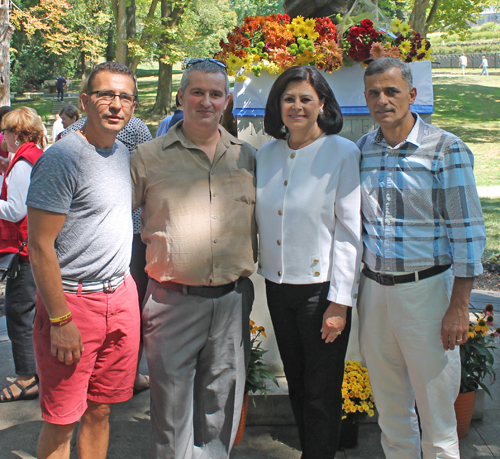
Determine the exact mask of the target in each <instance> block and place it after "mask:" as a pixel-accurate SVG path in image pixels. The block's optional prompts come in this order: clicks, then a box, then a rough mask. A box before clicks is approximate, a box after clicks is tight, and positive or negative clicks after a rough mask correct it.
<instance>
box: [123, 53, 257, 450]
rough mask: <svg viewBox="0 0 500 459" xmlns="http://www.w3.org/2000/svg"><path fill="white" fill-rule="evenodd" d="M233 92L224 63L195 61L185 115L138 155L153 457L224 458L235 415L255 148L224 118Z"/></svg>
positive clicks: (252, 250)
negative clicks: (230, 130)
mask: <svg viewBox="0 0 500 459" xmlns="http://www.w3.org/2000/svg"><path fill="white" fill-rule="evenodd" d="M228 92H229V82H228V79H227V74H226V69H225V66H224V64H222V63H221V62H219V61H215V60H213V59H196V60H194V61H191V62H190V64H189V66H188V68H187V69H186V71H185V72H184V75H183V77H182V81H181V87H180V90H179V98H180V100H181V103H182V105H183V108H184V120H183V121H182V122H179V123H178V124H177V125H175V126H174V127H173V128H171V129H170V130H169V131H168V132H167V134H166V135H164V136H161V137H159V138H157V139H155V140H153V141H151V142H146V143H144V144H141V145H139V146H138V147H137V149H136V151H135V152H134V153H133V154H132V162H131V169H132V181H133V187H134V190H133V200H134V208H137V207H139V206H141V207H142V231H141V234H142V239H143V241H144V242H145V243H146V245H147V252H146V262H147V264H146V271H147V273H148V275H149V277H150V282H149V285H148V291H147V293H146V300H145V301H146V303H145V305H144V312H143V319H144V344H145V348H146V355H147V359H148V366H149V371H150V377H151V397H152V403H151V421H152V442H153V457H154V458H157V459H160V458H161V459H174V458H175V459H194V458H207V459H208V458H212V459H222V458H228V457H229V452H230V450H231V446H232V444H233V441H234V436H235V434H236V430H237V427H238V422H239V418H240V412H241V404H242V400H243V392H244V386H245V365H244V351H243V342H244V341H245V339H248V336H243V335H246V333H242V324H243V323H244V322H245V321H246V323H247V324H248V311H249V310H250V308H251V302H252V301H253V286H252V283H251V281H250V280H249V279H248V276H250V274H251V273H252V272H253V271H254V263H255V259H256V247H257V241H256V228H255V220H254V205H255V159H254V153H255V151H254V149H253V148H252V147H251V146H250V145H248V144H246V143H244V142H241V141H239V140H238V139H236V138H235V137H233V136H231V135H230V134H228V133H227V131H225V130H224V128H222V127H221V126H219V120H220V117H221V114H222V112H223V110H224V108H225V106H226V103H227V98H228ZM242 311H246V313H245V314H243V313H242ZM246 328H247V329H248V325H247V327H246Z"/></svg>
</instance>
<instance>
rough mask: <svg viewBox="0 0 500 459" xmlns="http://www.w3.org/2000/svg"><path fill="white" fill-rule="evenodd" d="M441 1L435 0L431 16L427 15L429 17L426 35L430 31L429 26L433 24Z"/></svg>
mask: <svg viewBox="0 0 500 459" xmlns="http://www.w3.org/2000/svg"><path fill="white" fill-rule="evenodd" d="M440 3H441V0H434V3H433V4H432V8H431V11H430V13H429V16H427V19H426V21H425V28H424V35H427V34H428V33H429V27H430V26H431V24H432V21H434V18H435V16H436V13H437V11H438V9H439V4H440Z"/></svg>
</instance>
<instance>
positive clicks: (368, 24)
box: [360, 19, 373, 29]
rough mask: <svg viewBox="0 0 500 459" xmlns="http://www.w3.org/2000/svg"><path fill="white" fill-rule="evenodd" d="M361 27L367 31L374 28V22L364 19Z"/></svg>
mask: <svg viewBox="0 0 500 459" xmlns="http://www.w3.org/2000/svg"><path fill="white" fill-rule="evenodd" d="M360 24H361V27H363V28H365V29H371V28H372V27H373V22H372V21H370V20H369V19H363V20H362V21H361V22H360Z"/></svg>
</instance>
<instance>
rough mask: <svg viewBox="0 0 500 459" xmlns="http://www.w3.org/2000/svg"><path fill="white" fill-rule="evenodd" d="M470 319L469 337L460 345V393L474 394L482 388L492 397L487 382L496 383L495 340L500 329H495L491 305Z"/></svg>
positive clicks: (472, 315)
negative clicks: (494, 367)
mask: <svg viewBox="0 0 500 459" xmlns="http://www.w3.org/2000/svg"><path fill="white" fill-rule="evenodd" d="M469 317H470V320H469V337H468V339H467V341H466V342H465V343H463V344H461V345H460V360H461V365H462V375H461V379H460V392H461V393H465V392H472V391H476V390H478V389H479V388H482V389H484V391H485V392H486V393H487V394H488V395H489V396H490V397H491V393H490V390H489V389H488V386H487V385H486V384H485V382H489V383H492V382H493V381H495V377H496V375H495V371H494V370H493V364H494V363H495V358H494V355H493V351H494V350H495V346H494V343H495V338H496V337H498V336H500V328H497V329H495V322H494V317H493V305H491V304H488V305H486V307H485V308H484V310H483V312H482V313H476V312H472V313H470V316H469Z"/></svg>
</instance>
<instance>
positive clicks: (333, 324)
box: [321, 302, 347, 343]
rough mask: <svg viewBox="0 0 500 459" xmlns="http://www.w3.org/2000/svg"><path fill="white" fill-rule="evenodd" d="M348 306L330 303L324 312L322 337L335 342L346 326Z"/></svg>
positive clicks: (328, 341)
mask: <svg viewBox="0 0 500 459" xmlns="http://www.w3.org/2000/svg"><path fill="white" fill-rule="evenodd" d="M346 316H347V306H344V305H341V304H338V303H333V302H332V303H330V306H328V309H327V310H326V311H325V313H324V314H323V326H322V327H321V338H322V339H324V340H325V342H327V343H333V342H334V341H335V340H336V339H337V337H338V336H340V335H341V334H342V331H343V330H344V328H345V323H346Z"/></svg>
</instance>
